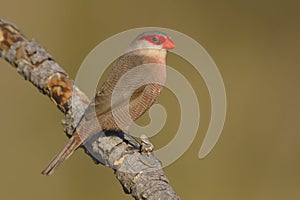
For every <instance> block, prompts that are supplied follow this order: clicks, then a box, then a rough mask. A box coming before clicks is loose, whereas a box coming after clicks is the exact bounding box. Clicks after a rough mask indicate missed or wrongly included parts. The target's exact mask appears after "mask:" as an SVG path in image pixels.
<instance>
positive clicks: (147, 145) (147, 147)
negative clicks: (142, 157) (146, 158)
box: [140, 134, 154, 153]
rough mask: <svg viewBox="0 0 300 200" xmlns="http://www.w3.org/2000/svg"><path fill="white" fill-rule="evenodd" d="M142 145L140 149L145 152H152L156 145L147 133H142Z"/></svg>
mask: <svg viewBox="0 0 300 200" xmlns="http://www.w3.org/2000/svg"><path fill="white" fill-rule="evenodd" d="M140 138H141V142H142V144H141V147H140V150H141V152H143V153H150V152H152V151H153V149H154V145H153V144H152V143H151V142H150V141H149V139H148V137H147V136H146V135H144V134H143V135H141V137H140Z"/></svg>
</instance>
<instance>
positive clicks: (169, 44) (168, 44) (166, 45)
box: [162, 38, 175, 50]
mask: <svg viewBox="0 0 300 200" xmlns="http://www.w3.org/2000/svg"><path fill="white" fill-rule="evenodd" d="M162 48H163V49H166V50H170V49H174V48H175V44H174V42H173V40H171V38H167V39H166V40H165V42H164V43H163V46H162Z"/></svg>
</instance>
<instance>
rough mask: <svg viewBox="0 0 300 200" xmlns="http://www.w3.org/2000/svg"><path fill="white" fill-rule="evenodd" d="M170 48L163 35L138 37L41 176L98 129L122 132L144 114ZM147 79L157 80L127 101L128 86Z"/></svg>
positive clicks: (163, 72) (160, 85)
mask: <svg viewBox="0 0 300 200" xmlns="http://www.w3.org/2000/svg"><path fill="white" fill-rule="evenodd" d="M173 48H175V45H174V42H173V41H172V40H171V38H170V37H168V36H167V35H166V34H164V33H162V32H157V31H152V32H145V33H142V34H140V35H139V36H137V37H136V38H135V39H134V40H133V41H132V43H131V44H130V45H129V47H128V49H127V50H126V52H125V53H124V54H123V55H122V56H120V57H119V58H118V59H117V61H116V64H115V66H114V67H113V69H112V71H111V72H110V74H109V75H108V78H107V80H106V81H105V82H104V84H103V85H102V87H101V89H100V90H99V91H98V92H97V94H96V95H95V97H94V99H93V101H92V102H91V103H90V104H89V106H88V108H87V109H86V111H85V113H84V115H83V117H82V119H81V121H80V122H79V124H78V125H77V128H76V129H75V131H74V133H73V135H72V137H71V138H70V139H69V141H68V142H67V144H66V145H65V146H64V148H63V149H62V150H61V151H60V152H59V153H58V154H57V155H56V156H55V157H54V158H53V160H52V161H51V162H50V164H49V165H48V166H47V167H46V168H45V169H44V170H43V171H42V174H44V175H50V174H52V173H53V172H54V171H55V170H56V169H57V167H59V166H60V165H61V163H62V162H63V161H65V160H66V159H67V158H68V157H69V156H71V155H72V153H73V152H74V151H75V150H76V149H77V148H78V147H79V146H80V145H81V144H83V143H84V142H85V141H86V140H87V139H88V138H89V137H90V136H92V135H94V134H96V133H98V132H99V131H101V130H123V131H124V129H125V128H126V127H128V126H129V125H130V122H132V121H135V120H136V119H138V118H139V117H140V116H141V115H142V114H143V113H144V112H146V111H147V110H148V109H149V108H150V107H151V105H152V104H153V102H154V101H155V100H156V98H157V97H158V96H159V94H160V92H161V90H162V88H163V83H164V81H165V79H166V55H167V50H170V49H173ZM143 65H149V66H150V70H149V68H147V70H146V71H144V72H143V70H141V73H135V74H136V75H134V76H129V78H127V79H125V83H126V84H118V81H120V80H121V79H122V77H123V76H125V75H126V74H127V73H128V72H130V71H131V70H133V69H135V68H137V67H138V66H143ZM148 76H152V77H154V79H155V80H157V81H155V80H154V81H153V82H148V83H146V84H144V85H142V86H140V87H139V88H136V90H135V91H134V92H133V94H132V95H131V96H130V97H129V99H128V97H126V95H128V94H127V93H128V90H130V89H129V88H130V86H132V85H135V84H138V83H139V82H142V81H143V79H145V77H148ZM123 82H124V81H123ZM114 90H115V91H114ZM114 92H115V93H116V94H117V97H118V98H117V99H114V97H113V94H114ZM126 111H127V113H128V111H129V115H130V118H131V119H130V120H125V118H126V117H123V116H125V114H126ZM116 118H117V119H116ZM120 126H121V127H120Z"/></svg>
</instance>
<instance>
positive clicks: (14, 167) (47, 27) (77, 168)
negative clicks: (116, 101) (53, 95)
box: [0, 0, 300, 200]
mask: <svg viewBox="0 0 300 200" xmlns="http://www.w3.org/2000/svg"><path fill="white" fill-rule="evenodd" d="M0 6H1V12H0V13H1V14H0V17H1V18H3V19H6V20H8V21H11V22H13V23H15V24H16V25H17V26H18V27H19V28H20V29H21V30H22V32H23V33H24V34H25V35H26V36H27V37H28V38H35V39H36V40H37V41H38V42H40V44H42V45H43V46H44V47H45V48H46V49H47V50H48V51H49V52H50V53H51V54H52V55H53V57H54V58H55V59H56V61H57V62H58V63H59V64H60V65H61V66H62V67H63V68H64V69H65V70H66V71H67V72H68V73H69V75H70V76H71V77H73V78H74V77H75V76H76V72H77V70H78V68H79V66H80V64H81V62H82V61H83V59H84V58H85V57H86V55H87V54H88V53H89V52H90V51H91V50H92V49H93V48H94V47H95V46H96V45H97V44H98V43H100V42H101V41H103V40H105V39H106V38H108V37H110V36H112V35H114V34H117V33H119V32H121V31H125V30H128V29H131V28H136V27H145V26H158V27H165V28H170V29H174V30H177V31H180V32H183V33H185V34H187V35H189V36H190V37H192V38H194V39H195V40H197V41H198V42H199V43H200V44H201V45H202V46H203V47H204V48H205V49H206V50H207V52H208V53H209V54H210V55H211V57H212V58H213V59H214V61H215V63H216V64H217V66H218V68H219V70H220V72H221V74H222V77H223V79H224V84H225V87H226V92H227V101H228V112H227V118H226V123H225V127H224V129H223V132H222V135H221V138H220V140H219V142H218V143H217V145H216V146H215V148H214V149H213V151H212V152H211V153H210V154H209V156H208V157H206V158H205V159H203V160H199V159H198V152H199V148H200V146H201V144H202V141H203V138H204V135H205V133H206V130H207V127H208V123H209V119H210V99H209V93H208V91H207V88H206V85H205V83H204V82H203V80H202V78H201V76H200V75H199V74H197V73H195V70H193V68H192V66H190V65H189V64H188V63H187V62H186V61H184V60H182V59H180V58H178V56H175V55H170V56H169V58H168V63H169V65H170V66H172V67H174V68H176V69H178V70H180V72H181V73H182V74H184V75H185V76H186V77H187V78H188V79H189V80H190V81H191V84H192V85H193V87H194V89H195V91H197V95H198V98H199V104H200V106H201V122H200V128H199V131H198V134H197V137H196V139H195V140H194V141H193V143H192V145H191V147H190V148H189V149H188V150H187V151H186V152H185V154H184V155H183V156H182V157H181V158H180V159H178V160H177V161H176V162H175V163H173V164H172V165H170V166H168V167H166V168H165V172H166V174H167V176H168V178H169V180H170V182H171V185H172V186H173V188H174V189H175V191H176V192H177V193H178V194H179V195H180V196H181V198H182V199H210V200H219V199H223V200H225V199H228V200H229V199H230V200H232V199H244V200H247V199H249V200H250V199H251V200H252V199H255V200H259V199H261V200H267V199H268V200H271V199H272V200H276V199H278V200H281V199H300V190H299V186H300V170H299V169H300V156H299V154H300V135H299V133H300V123H299V119H300V106H299V105H300V78H299V76H300V56H299V52H300V38H299V36H300V12H299V9H300V3H299V1H292V0H287V1H276V0H275V1H270V0H262V1H196V0H195V1H179V0H164V1H158V0H153V1H138V0H128V1H114V0H111V1H70V0H68V1H67V0H65V1H58V0H53V1H33V0H27V1H20V0H19V1H13V0H12V1H3V0H0ZM99 56H101V55H99ZM0 66H1V67H0V74H1V78H0V91H1V100H0V102H1V103H0V110H1V115H0V123H1V145H0V157H1V165H0V166H1V167H0V177H1V178H0V199H24V200H25V199H44V200H47V199H57V200H59V199H72V200H76V199H132V198H131V197H130V196H129V195H125V194H124V193H123V191H122V188H121V185H120V184H119V183H118V181H117V179H116V178H115V177H114V175H113V172H112V170H110V169H109V168H106V167H104V166H97V165H95V164H94V163H93V162H92V160H91V159H90V158H89V157H88V156H86V154H84V153H83V151H82V150H79V151H77V152H76V154H75V156H72V157H71V158H70V159H69V160H68V161H67V162H66V163H64V165H63V167H62V168H61V169H59V170H58V171H57V173H56V174H55V175H53V176H50V177H44V176H42V175H40V171H41V170H42V169H43V168H44V167H45V165H46V164H47V163H48V162H49V160H50V159H51V158H52V156H54V154H55V153H57V151H58V150H59V149H60V148H61V147H62V145H63V144H64V143H65V142H66V140H67V138H66V137H65V135H64V133H63V129H62V126H61V125H60V121H61V119H62V118H63V115H62V114H61V113H60V112H59V111H58V110H57V109H56V108H55V106H54V105H53V104H52V103H51V102H50V101H49V100H48V99H47V97H45V96H43V95H41V94H40V93H39V92H38V91H37V89H35V88H34V87H33V86H32V85H31V84H30V83H28V82H26V81H24V80H23V78H22V77H20V76H19V75H18V74H17V72H16V70H15V69H14V68H12V67H11V66H10V65H9V64H7V63H6V62H5V61H4V60H2V59H1V60H0ZM187 98H188V97H187ZM159 103H161V104H162V105H165V106H166V109H167V111H168V120H167V123H166V125H165V127H164V129H163V130H162V131H161V132H160V133H159V134H157V135H155V136H154V137H153V138H151V141H152V143H153V144H154V145H155V147H156V148H160V147H162V146H164V145H165V144H167V143H168V142H169V141H170V140H171V139H172V138H173V137H174V134H175V132H176V128H177V127H176V124H177V123H178V122H179V117H178V116H179V115H180V109H179V108H178V103H177V101H176V99H175V97H174V95H172V94H171V93H170V92H169V91H167V90H166V91H165V92H164V93H163V95H162V96H161V97H160V98H159ZM190 120H193V119H190ZM148 122H149V118H148V116H147V115H146V116H144V117H143V118H142V119H141V120H140V121H139V123H140V124H146V123H148Z"/></svg>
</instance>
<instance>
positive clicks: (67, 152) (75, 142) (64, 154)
mask: <svg viewBox="0 0 300 200" xmlns="http://www.w3.org/2000/svg"><path fill="white" fill-rule="evenodd" d="M80 144H81V139H80V137H79V136H78V134H77V133H74V134H73V136H72V137H71V138H70V139H69V141H68V142H67V144H66V145H65V146H64V148H63V149H62V150H61V151H60V152H59V153H58V154H57V155H56V156H55V157H54V158H53V159H52V160H51V162H50V163H49V164H48V166H47V167H46V168H45V169H44V170H43V171H42V174H43V175H51V174H52V173H53V172H54V171H55V170H56V169H57V168H58V167H59V166H60V165H61V164H62V162H63V161H65V160H66V159H68V158H69V157H70V156H71V155H72V153H73V152H74V151H75V150H76V149H77V148H78V147H79V146H80Z"/></svg>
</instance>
